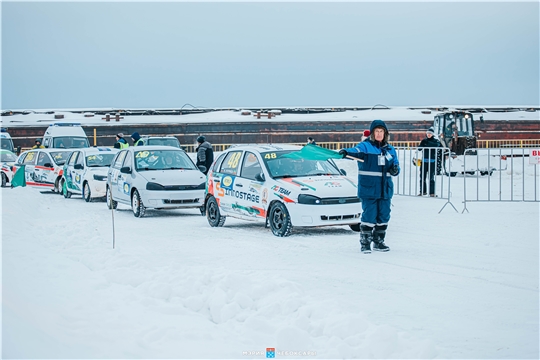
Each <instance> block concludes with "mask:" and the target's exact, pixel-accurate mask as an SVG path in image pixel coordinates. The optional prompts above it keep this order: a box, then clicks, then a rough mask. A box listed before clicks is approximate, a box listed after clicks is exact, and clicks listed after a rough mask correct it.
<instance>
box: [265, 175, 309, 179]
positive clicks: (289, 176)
mask: <svg viewBox="0 0 540 360" xmlns="http://www.w3.org/2000/svg"><path fill="white" fill-rule="evenodd" d="M300 176H304V175H278V176H273V178H274V179H282V178H294V177H300Z"/></svg>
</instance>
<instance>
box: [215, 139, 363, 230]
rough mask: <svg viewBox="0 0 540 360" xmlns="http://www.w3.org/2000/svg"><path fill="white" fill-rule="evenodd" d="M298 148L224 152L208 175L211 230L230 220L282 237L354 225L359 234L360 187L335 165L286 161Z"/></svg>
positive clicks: (260, 147)
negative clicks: (308, 229) (298, 229)
mask: <svg viewBox="0 0 540 360" xmlns="http://www.w3.org/2000/svg"><path fill="white" fill-rule="evenodd" d="M301 149H302V147H300V146H294V145H239V146H233V147H231V148H229V149H227V150H226V151H224V152H223V153H222V154H221V155H220V156H219V157H218V158H217V160H216V161H215V162H214V164H213V165H212V168H211V169H210V172H209V173H208V180H207V181H208V182H207V194H206V197H205V208H206V216H207V219H208V222H209V224H210V225H211V226H223V224H224V222H225V218H226V217H227V216H231V217H235V218H239V219H244V220H255V221H259V222H262V223H263V224H266V225H267V226H270V228H271V229H272V233H273V234H274V235H276V236H288V235H289V234H290V232H291V230H292V228H293V227H296V226H298V227H315V226H331V225H349V226H350V227H351V229H353V230H355V231H358V228H359V223H360V213H361V204H360V199H359V198H358V197H357V186H356V184H355V183H354V182H352V181H351V180H350V179H349V178H347V177H346V176H344V174H345V172H344V171H343V170H340V169H339V168H338V166H337V165H336V163H335V162H334V161H333V160H308V159H293V158H288V157H284V155H286V154H290V153H293V152H298V151H300V150H301Z"/></svg>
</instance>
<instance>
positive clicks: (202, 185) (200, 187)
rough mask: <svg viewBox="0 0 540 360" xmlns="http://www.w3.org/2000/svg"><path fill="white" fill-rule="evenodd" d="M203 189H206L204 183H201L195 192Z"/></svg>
mask: <svg viewBox="0 0 540 360" xmlns="http://www.w3.org/2000/svg"><path fill="white" fill-rule="evenodd" d="M204 189H206V183H205V182H203V183H201V185H199V186H197V190H204Z"/></svg>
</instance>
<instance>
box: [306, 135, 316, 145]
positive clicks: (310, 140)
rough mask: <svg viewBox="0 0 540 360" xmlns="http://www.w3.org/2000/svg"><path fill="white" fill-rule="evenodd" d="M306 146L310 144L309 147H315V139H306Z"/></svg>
mask: <svg viewBox="0 0 540 360" xmlns="http://www.w3.org/2000/svg"><path fill="white" fill-rule="evenodd" d="M307 144H311V145H317V143H316V142H315V139H314V138H312V137H311V136H310V137H308V138H307V143H306V145H307Z"/></svg>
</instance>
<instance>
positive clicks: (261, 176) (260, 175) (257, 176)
mask: <svg viewBox="0 0 540 360" xmlns="http://www.w3.org/2000/svg"><path fill="white" fill-rule="evenodd" d="M255 180H257V181H260V182H263V181H265V180H266V179H265V177H264V173H262V172H261V173H258V174H257V175H255Z"/></svg>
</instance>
